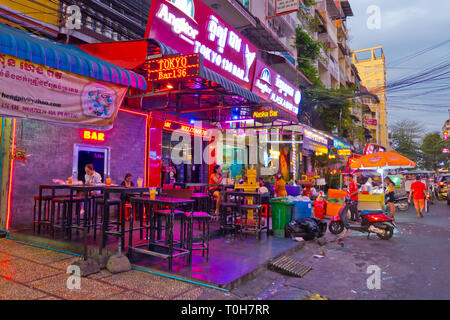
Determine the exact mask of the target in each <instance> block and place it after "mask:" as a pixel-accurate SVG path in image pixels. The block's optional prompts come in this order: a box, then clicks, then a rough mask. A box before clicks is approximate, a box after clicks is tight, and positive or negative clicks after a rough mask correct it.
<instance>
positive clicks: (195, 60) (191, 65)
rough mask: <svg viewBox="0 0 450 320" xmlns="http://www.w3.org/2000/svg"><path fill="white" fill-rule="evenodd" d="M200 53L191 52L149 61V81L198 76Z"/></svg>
mask: <svg viewBox="0 0 450 320" xmlns="http://www.w3.org/2000/svg"><path fill="white" fill-rule="evenodd" d="M199 72H200V55H199V54H191V55H185V56H177V57H171V58H162V59H155V60H148V61H147V80H148V81H168V80H180V79H187V78H193V77H197V76H198V74H199Z"/></svg>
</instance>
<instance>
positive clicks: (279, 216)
mask: <svg viewBox="0 0 450 320" xmlns="http://www.w3.org/2000/svg"><path fill="white" fill-rule="evenodd" d="M287 199H288V198H273V199H271V200H270V205H271V207H272V230H273V234H274V236H276V237H281V238H284V227H285V226H286V225H287V224H288V223H289V222H291V217H292V208H293V207H294V205H295V203H294V202H289V201H287Z"/></svg>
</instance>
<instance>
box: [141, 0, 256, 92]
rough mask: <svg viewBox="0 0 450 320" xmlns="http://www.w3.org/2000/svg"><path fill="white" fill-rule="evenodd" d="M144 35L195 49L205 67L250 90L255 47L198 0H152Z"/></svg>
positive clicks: (180, 48) (177, 47)
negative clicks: (201, 57)
mask: <svg viewBox="0 0 450 320" xmlns="http://www.w3.org/2000/svg"><path fill="white" fill-rule="evenodd" d="M146 38H153V39H156V40H158V41H160V42H162V43H164V44H165V45H167V46H169V47H170V48H172V49H174V50H176V51H178V52H179V53H181V54H192V53H199V54H201V55H202V56H203V63H204V66H205V67H206V68H209V69H211V70H213V71H215V72H217V73H219V74H220V75H222V76H224V77H225V78H227V79H229V80H231V81H233V82H235V83H237V84H239V85H240V86H242V87H244V88H246V89H247V90H251V85H252V83H251V82H252V79H253V75H254V70H255V64H256V63H255V61H256V51H257V49H256V47H255V46H253V45H252V44H251V43H250V42H249V41H248V40H247V39H245V38H244V37H242V36H241V35H240V34H239V33H238V32H237V31H235V30H234V29H233V28H232V27H231V26H230V25H229V24H227V23H226V22H225V21H224V20H223V19H222V18H220V17H219V16H218V15H216V14H215V12H214V11H213V10H212V9H210V8H209V7H208V6H207V5H206V4H204V3H203V2H202V1H200V0H152V5H151V9H150V16H149V21H148V25H147V31H146Z"/></svg>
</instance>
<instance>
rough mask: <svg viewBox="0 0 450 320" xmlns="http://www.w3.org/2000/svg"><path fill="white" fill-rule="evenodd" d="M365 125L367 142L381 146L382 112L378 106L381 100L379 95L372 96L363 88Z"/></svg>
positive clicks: (362, 98)
mask: <svg viewBox="0 0 450 320" xmlns="http://www.w3.org/2000/svg"><path fill="white" fill-rule="evenodd" d="M361 93H362V97H361V100H362V103H363V104H362V113H363V124H364V128H365V129H366V142H368V143H372V144H376V145H380V133H381V129H380V128H381V126H380V112H379V110H378V104H379V103H380V100H379V98H378V96H377V95H375V94H371V93H369V92H368V91H367V89H366V88H365V87H362V88H361Z"/></svg>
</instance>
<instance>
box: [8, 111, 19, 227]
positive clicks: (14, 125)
mask: <svg viewBox="0 0 450 320" xmlns="http://www.w3.org/2000/svg"><path fill="white" fill-rule="evenodd" d="M16 121H17V120H16V119H14V121H13V139H12V145H11V163H10V166H9V167H10V169H9V170H10V171H9V186H8V206H7V209H6V230H9V223H10V220H11V195H12V181H13V170H14V154H15V151H16V149H15V145H16Z"/></svg>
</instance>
